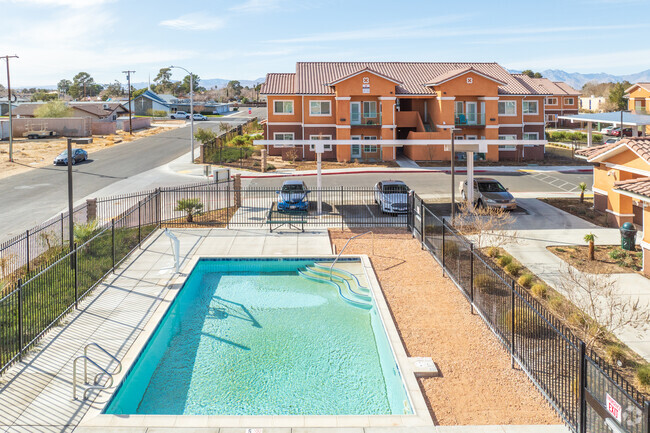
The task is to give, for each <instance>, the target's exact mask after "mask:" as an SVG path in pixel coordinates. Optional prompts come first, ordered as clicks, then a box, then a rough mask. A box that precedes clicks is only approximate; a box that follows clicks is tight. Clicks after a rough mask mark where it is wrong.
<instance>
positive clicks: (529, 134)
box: [523, 132, 539, 140]
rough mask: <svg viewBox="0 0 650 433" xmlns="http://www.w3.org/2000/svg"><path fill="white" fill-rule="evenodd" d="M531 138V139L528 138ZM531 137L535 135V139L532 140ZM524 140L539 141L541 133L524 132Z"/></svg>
mask: <svg viewBox="0 0 650 433" xmlns="http://www.w3.org/2000/svg"><path fill="white" fill-rule="evenodd" d="M527 135H528V136H529V138H526V136H527ZM531 135H534V136H535V138H530V136H531ZM523 139H524V140H539V132H524V133H523Z"/></svg>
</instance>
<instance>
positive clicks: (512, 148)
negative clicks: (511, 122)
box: [499, 134, 517, 151]
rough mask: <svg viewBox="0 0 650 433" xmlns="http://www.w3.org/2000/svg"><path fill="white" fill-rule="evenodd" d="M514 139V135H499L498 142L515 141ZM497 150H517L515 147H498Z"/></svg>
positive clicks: (515, 137)
mask: <svg viewBox="0 0 650 433" xmlns="http://www.w3.org/2000/svg"><path fill="white" fill-rule="evenodd" d="M516 139H517V136H516V135H514V134H504V135H499V140H516ZM499 150H503V151H512V150H517V146H512V145H499Z"/></svg>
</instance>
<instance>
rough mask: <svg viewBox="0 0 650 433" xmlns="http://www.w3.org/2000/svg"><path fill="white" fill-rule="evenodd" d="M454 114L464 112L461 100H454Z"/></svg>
mask: <svg viewBox="0 0 650 433" xmlns="http://www.w3.org/2000/svg"><path fill="white" fill-rule="evenodd" d="M455 105H456V115H459V114H463V113H464V111H463V110H464V108H463V101H456V104H455Z"/></svg>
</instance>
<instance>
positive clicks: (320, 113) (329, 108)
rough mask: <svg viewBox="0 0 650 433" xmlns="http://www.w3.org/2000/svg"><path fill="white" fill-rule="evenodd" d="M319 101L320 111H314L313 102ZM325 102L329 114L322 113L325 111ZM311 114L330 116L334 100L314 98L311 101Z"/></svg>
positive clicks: (314, 115)
mask: <svg viewBox="0 0 650 433" xmlns="http://www.w3.org/2000/svg"><path fill="white" fill-rule="evenodd" d="M314 103H317V104H319V112H318V113H314V112H313V111H312V109H313V106H312V104H314ZM323 104H327V111H328V112H327V114H322V111H323ZM309 115H310V116H311V117H330V116H331V115H332V101H327V100H320V99H314V100H311V101H309Z"/></svg>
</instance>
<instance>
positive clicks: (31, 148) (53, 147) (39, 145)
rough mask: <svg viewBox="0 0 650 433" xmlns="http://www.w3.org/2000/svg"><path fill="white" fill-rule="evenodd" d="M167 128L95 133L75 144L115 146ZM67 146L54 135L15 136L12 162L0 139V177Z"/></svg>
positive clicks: (46, 161) (6, 143)
mask: <svg viewBox="0 0 650 433" xmlns="http://www.w3.org/2000/svg"><path fill="white" fill-rule="evenodd" d="M165 130H167V128H163V127H155V128H149V129H143V130H140V131H134V133H133V135H130V134H129V133H128V132H124V131H118V132H117V134H115V135H113V134H111V135H95V136H93V142H92V143H91V144H89V145H83V146H79V145H78V144H76V145H73V146H74V147H81V148H83V149H85V150H87V151H88V153H89V154H91V157H92V152H94V151H97V150H101V149H104V148H106V147H110V146H114V145H116V144H119V143H126V142H128V141H133V140H136V139H138V138H141V137H148V136H150V135H155V134H158V133H160V132H163V131H165ZM66 146H67V141H66V139H65V138H56V139H51V140H50V139H40V140H28V139H26V138H17V139H14V162H13V163H11V162H9V161H8V159H9V141H8V140H7V141H0V179H2V178H5V177H9V176H12V175H14V174H18V173H22V172H24V171H27V170H29V169H30V168H34V167H43V166H46V165H50V164H52V161H53V160H54V157H55V156H57V155H58V154H59V153H61V152H62V151H64V150H65V149H66Z"/></svg>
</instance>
